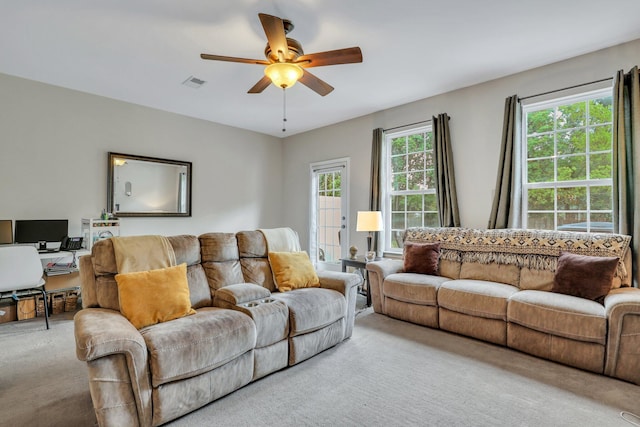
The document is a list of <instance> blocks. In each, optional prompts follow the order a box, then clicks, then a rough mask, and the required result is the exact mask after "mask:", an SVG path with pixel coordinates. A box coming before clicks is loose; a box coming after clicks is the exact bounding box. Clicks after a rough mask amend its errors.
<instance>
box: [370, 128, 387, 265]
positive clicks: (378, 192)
mask: <svg viewBox="0 0 640 427" xmlns="http://www.w3.org/2000/svg"><path fill="white" fill-rule="evenodd" d="M383 140H384V129H382V128H377V129H374V130H373V140H372V142H371V185H370V191H371V193H370V195H369V210H370V211H380V210H382V206H381V204H382V188H381V181H380V180H381V176H380V171H381V170H382V168H381V163H382V142H383ZM379 234H380V233H379V232H375V233H373V240H372V242H371V250H373V251H375V252H376V253H378V246H379V245H378V238H379Z"/></svg>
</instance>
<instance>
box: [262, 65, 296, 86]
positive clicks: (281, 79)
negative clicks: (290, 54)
mask: <svg viewBox="0 0 640 427" xmlns="http://www.w3.org/2000/svg"><path fill="white" fill-rule="evenodd" d="M264 74H265V75H266V76H267V77H269V79H271V82H272V83H273V84H274V85H276V86H278V87H281V88H283V89H286V88H290V87H291V86H293V85H294V84H296V82H297V81H298V79H299V78H300V77H302V74H304V70H303V69H302V67H300V66H299V65H296V64H292V63H290V62H275V63H273V64H270V65H268V66H267V67H266V68H265V69H264Z"/></svg>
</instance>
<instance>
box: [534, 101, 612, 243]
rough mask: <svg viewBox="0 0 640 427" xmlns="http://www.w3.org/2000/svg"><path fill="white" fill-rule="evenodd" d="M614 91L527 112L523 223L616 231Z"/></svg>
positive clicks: (565, 228) (538, 225) (570, 228)
mask: <svg viewBox="0 0 640 427" xmlns="http://www.w3.org/2000/svg"><path fill="white" fill-rule="evenodd" d="M612 115H613V108H612V97H611V95H610V91H609V92H607V91H604V90H603V91H600V92H598V93H596V94H595V95H591V96H589V95H586V96H582V97H572V98H565V99H559V100H557V101H555V102H554V101H551V102H546V103H544V104H539V105H538V106H536V105H531V106H527V107H525V114H524V115H523V118H524V121H523V127H524V141H523V143H524V146H525V153H526V160H525V162H526V167H525V168H524V171H523V172H524V174H525V175H524V176H525V180H524V201H525V204H526V207H527V209H526V212H525V216H524V218H523V219H524V221H525V224H526V226H527V227H528V228H540V229H560V230H574V231H600V232H601V231H609V232H611V231H613V225H612V222H611V218H612V216H613V215H612V213H613V199H612V197H613V194H612V170H613V167H612V161H613V152H612V129H613V128H612V119H613V117H612Z"/></svg>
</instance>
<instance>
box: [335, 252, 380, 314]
mask: <svg viewBox="0 0 640 427" xmlns="http://www.w3.org/2000/svg"><path fill="white" fill-rule="evenodd" d="M380 259H382V258H376V259H375V261H379V260H380ZM340 261H341V262H342V271H343V272H345V273H346V271H347V267H352V268H355V269H356V270H360V271H361V272H362V277H363V278H364V283H363V284H362V294H363V295H365V296H366V297H367V307H371V290H370V288H369V271H368V270H367V261H366V260H365V259H364V256H357V257H355V259H351V258H342V259H341V260H340Z"/></svg>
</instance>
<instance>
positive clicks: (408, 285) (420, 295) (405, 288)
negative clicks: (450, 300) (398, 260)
mask: <svg viewBox="0 0 640 427" xmlns="http://www.w3.org/2000/svg"><path fill="white" fill-rule="evenodd" d="M449 280H450V279H448V278H446V277H440V276H429V275H427V274H416V273H394V274H390V275H388V276H387V277H386V278H385V279H384V282H383V283H382V294H383V295H384V296H385V297H387V298H392V299H394V300H396V301H402V302H409V303H412V304H420V305H434V306H435V305H438V299H437V293H438V288H439V287H440V285H442V284H443V283H444V282H448V281H449Z"/></svg>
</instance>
